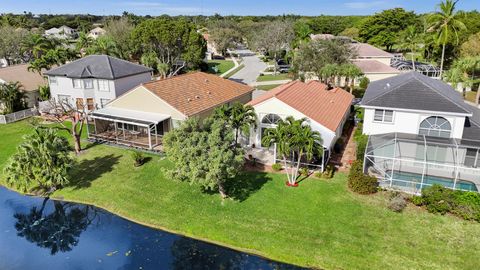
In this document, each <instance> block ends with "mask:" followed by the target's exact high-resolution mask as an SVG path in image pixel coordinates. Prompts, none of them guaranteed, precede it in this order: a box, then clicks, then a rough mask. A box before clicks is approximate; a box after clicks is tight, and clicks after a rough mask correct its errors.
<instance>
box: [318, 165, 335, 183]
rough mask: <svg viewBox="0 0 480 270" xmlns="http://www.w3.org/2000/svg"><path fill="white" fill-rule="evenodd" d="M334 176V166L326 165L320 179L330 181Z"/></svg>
mask: <svg viewBox="0 0 480 270" xmlns="http://www.w3.org/2000/svg"><path fill="white" fill-rule="evenodd" d="M334 174H335V166H333V165H332V164H328V165H327V167H326V168H325V171H324V172H323V173H322V175H321V176H322V178H325V179H331V178H333V175H334Z"/></svg>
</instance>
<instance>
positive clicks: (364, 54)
mask: <svg viewBox="0 0 480 270" xmlns="http://www.w3.org/2000/svg"><path fill="white" fill-rule="evenodd" d="M350 46H351V47H352V49H353V50H354V51H355V52H356V53H357V55H356V57H355V59H369V60H377V61H379V62H381V63H383V64H385V65H387V66H390V63H391V61H392V58H393V54H391V53H388V52H386V51H384V50H381V49H379V48H377V47H375V46H373V45H370V44H367V43H360V42H358V43H352V44H351V45H350Z"/></svg>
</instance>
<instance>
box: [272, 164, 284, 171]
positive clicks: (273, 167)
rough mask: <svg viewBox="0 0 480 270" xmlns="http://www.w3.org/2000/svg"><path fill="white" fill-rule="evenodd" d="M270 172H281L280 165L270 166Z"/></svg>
mask: <svg viewBox="0 0 480 270" xmlns="http://www.w3.org/2000/svg"><path fill="white" fill-rule="evenodd" d="M272 170H273V171H275V172H279V171H280V170H282V164H280V163H275V164H273V165H272Z"/></svg>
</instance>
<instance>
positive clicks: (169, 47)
mask: <svg viewBox="0 0 480 270" xmlns="http://www.w3.org/2000/svg"><path fill="white" fill-rule="evenodd" d="M132 38H133V39H134V40H135V41H136V43H137V48H136V49H137V51H138V52H139V53H140V54H143V53H144V52H147V51H154V52H155V53H156V54H157V56H158V58H159V60H160V62H162V63H165V64H167V65H168V66H169V72H168V76H169V77H170V76H174V75H176V74H177V73H178V72H179V71H180V70H181V69H182V68H184V67H189V68H196V67H198V65H199V64H200V63H201V62H202V61H203V58H204V57H205V52H206V43H205V40H204V39H203V37H202V35H201V34H200V33H197V31H196V27H195V25H193V24H191V23H189V22H187V21H185V20H183V19H180V20H173V19H167V18H163V17H162V18H156V19H149V20H146V21H143V22H142V23H140V24H139V25H138V26H137V27H135V30H134V31H133V33H132Z"/></svg>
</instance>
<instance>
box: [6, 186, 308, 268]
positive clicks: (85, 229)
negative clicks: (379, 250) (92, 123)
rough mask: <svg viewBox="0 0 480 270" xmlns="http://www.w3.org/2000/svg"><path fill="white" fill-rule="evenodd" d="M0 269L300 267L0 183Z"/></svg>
mask: <svg viewBox="0 0 480 270" xmlns="http://www.w3.org/2000/svg"><path fill="white" fill-rule="evenodd" d="M0 269H13V270H15V269H22V270H29V269H48V270H56V269H59V270H60V269H61V270H64V269H119V270H127V269H128V270H129V269H145V270H146V269H175V270H177V269H194V270H197V269H299V268H298V267H295V266H291V265H288V264H282V263H278V262H274V261H271V260H268V259H264V258H261V257H258V256H254V255H250V254H246V253H242V252H238V251H235V250H231V249H228V248H225V247H221V246H217V245H213V244H209V243H206V242H202V241H198V240H195V239H191V238H188V237H183V236H179V235H176V234H172V233H168V232H165V231H161V230H154V229H151V228H148V227H145V226H141V225H139V224H136V223H132V222H130V221H128V220H125V219H123V218H120V217H118V216H115V215H112V214H111V213H108V212H106V211H103V210H101V209H98V208H95V207H92V206H86V205H82V204H75V203H69V202H61V201H55V200H48V199H43V198H35V197H26V196H21V195H19V194H17V193H14V192H11V191H8V190H6V189H4V188H1V187H0Z"/></svg>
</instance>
